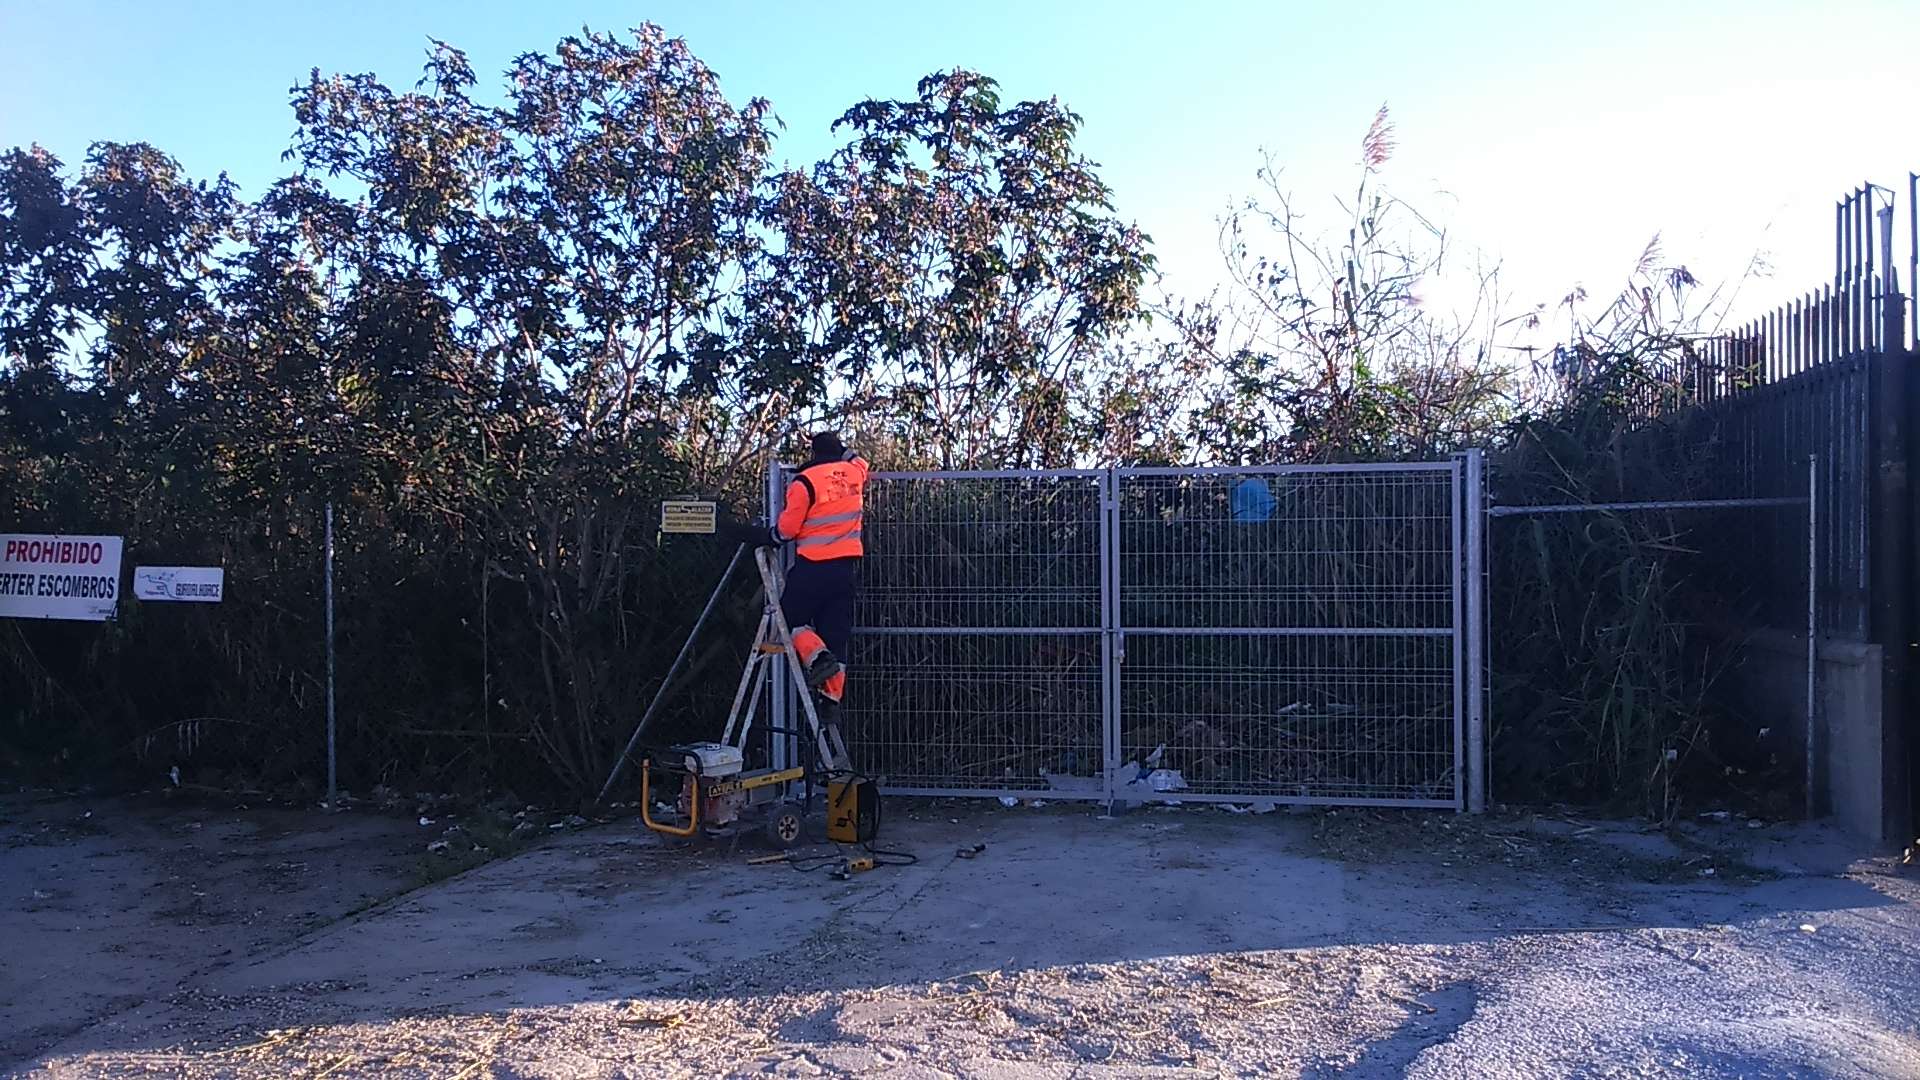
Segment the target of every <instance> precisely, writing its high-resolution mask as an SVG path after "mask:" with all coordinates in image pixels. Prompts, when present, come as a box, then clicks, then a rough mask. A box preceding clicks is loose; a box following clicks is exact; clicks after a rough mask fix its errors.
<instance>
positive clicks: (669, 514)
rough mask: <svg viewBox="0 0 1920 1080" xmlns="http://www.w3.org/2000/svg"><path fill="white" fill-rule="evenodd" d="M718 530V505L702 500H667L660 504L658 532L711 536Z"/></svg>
mask: <svg viewBox="0 0 1920 1080" xmlns="http://www.w3.org/2000/svg"><path fill="white" fill-rule="evenodd" d="M718 529H719V507H718V504H716V503H713V502H709V501H707V500H704V499H668V500H667V501H665V502H663V503H661V504H660V531H661V532H663V533H696V534H699V535H702V536H712V535H713V534H714V533H715V532H716V531H718Z"/></svg>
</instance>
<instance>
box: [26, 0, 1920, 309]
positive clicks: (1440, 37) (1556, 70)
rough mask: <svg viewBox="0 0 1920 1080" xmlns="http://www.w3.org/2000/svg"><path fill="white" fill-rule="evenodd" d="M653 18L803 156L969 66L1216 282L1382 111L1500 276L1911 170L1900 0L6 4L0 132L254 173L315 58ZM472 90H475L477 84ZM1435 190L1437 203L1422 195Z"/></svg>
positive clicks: (537, 36) (1801, 281)
mask: <svg viewBox="0 0 1920 1080" xmlns="http://www.w3.org/2000/svg"><path fill="white" fill-rule="evenodd" d="M647 20H651V21H654V22H657V23H659V24H661V25H662V26H664V27H665V28H666V29H667V30H668V31H669V32H670V33H672V34H675V35H679V36H682V37H685V38H687V39H688V41H689V43H690V44H691V46H692V47H693V50H694V52H695V53H696V54H697V55H699V56H700V57H702V58H703V59H704V60H706V61H707V63H708V64H709V65H711V66H712V67H713V68H714V69H715V70H717V71H718V72H719V73H720V75H721V78H722V80H723V84H724V85H725V86H726V87H727V88H728V90H729V92H730V93H731V94H733V95H734V96H735V97H736V99H738V100H744V99H745V98H746V97H748V96H752V95H761V96H765V97H767V98H769V99H770V100H771V101H772V102H773V104H774V107H775V109H776V111H777V112H778V113H779V115H780V116H781V118H782V119H783V120H785V122H786V123H787V125H788V131H787V133H786V134H785V136H784V137H783V139H782V141H781V143H780V145H779V146H778V148H777V154H778V155H779V156H781V157H785V158H789V159H791V160H794V161H796V162H800V161H809V160H812V159H813V158H815V157H817V156H818V155H820V154H821V153H822V152H823V151H824V150H825V149H826V148H827V147H828V146H829V145H830V143H829V140H828V136H827V125H828V124H829V123H830V122H831V121H832V120H833V118H834V117H835V116H837V115H838V114H839V113H840V112H841V111H842V110H843V109H844V108H845V107H846V106H847V105H849V104H851V103H853V102H855V101H857V100H859V99H861V98H863V97H868V96H902V95H906V94H909V93H911V92H912V88H913V84H914V81H915V80H916V79H917V78H918V77H919V76H921V75H923V74H925V73H927V72H929V71H932V70H935V69H938V68H942V67H952V66H966V67H972V68H975V69H978V70H981V71H984V72H986V73H988V74H991V75H993V76H995V77H996V78H998V79H1000V80H1001V82H1002V83H1003V85H1004V88H1005V90H1006V92H1007V93H1008V94H1010V95H1016V96H1022V97H1028V96H1046V95H1056V94H1057V95H1058V96H1060V97H1061V98H1062V99H1063V100H1065V101H1066V102H1067V103H1068V104H1069V105H1070V106H1071V107H1073V108H1074V109H1075V110H1076V111H1078V112H1080V113H1081V114H1082V115H1083V116H1084V117H1085V118H1086V129H1085V138H1084V147H1085V149H1086V151H1087V152H1088V153H1089V154H1090V155H1091V156H1092V157H1094V158H1095V159H1096V160H1098V161H1100V162H1101V163H1102V164H1103V165H1104V173H1105V176H1106V178H1107V179H1108V181H1109V183H1111V184H1112V186H1113V187H1114V188H1115V190H1116V198H1117V201H1118V204H1119V209H1120V211H1121V212H1122V214H1124V215H1126V216H1128V217H1131V218H1134V219H1136V220H1138V221H1139V222H1140V223H1141V224H1142V225H1143V226H1144V227H1145V228H1146V229H1147V230H1148V231H1149V232H1150V233H1152V234H1153V235H1154V237H1155V239H1156V241H1157V248H1158V250H1159V253H1160V255H1161V259H1162V263H1163V268H1164V269H1165V270H1167V271H1168V273H1169V276H1170V282H1169V284H1170V285H1171V286H1172V287H1173V288H1175V289H1186V290H1198V289H1203V288H1205V287H1207V286H1208V285H1210V284H1211V283H1212V282H1213V281H1214V280H1215V279H1216V278H1217V269H1216V267H1217V258H1216V256H1215V255H1214V251H1215V240H1216V226H1215V221H1216V219H1217V217H1218V215H1219V213H1220V212H1221V211H1222V209H1223V208H1225V207H1226V206H1227V205H1228V203H1229V202H1230V201H1232V200H1233V199H1235V198H1236V197H1239V196H1241V195H1244V194H1245V193H1247V192H1248V191H1250V190H1251V189H1252V186H1253V182H1254V181H1253V172H1254V169H1255V168H1256V166H1257V165H1258V163H1259V161H1260V155H1261V152H1262V150H1266V151H1271V152H1272V153H1274V154H1275V155H1276V156H1277V157H1278V158H1279V159H1280V160H1281V161H1282V162H1284V163H1285V164H1286V165H1287V170H1288V171H1287V176H1288V181H1289V186H1290V187H1292V188H1293V189H1295V190H1296V191H1297V192H1298V193H1299V194H1301V195H1303V196H1318V195H1321V194H1326V193H1331V192H1333V191H1336V190H1345V189H1346V188H1347V187H1348V186H1349V185H1350V183H1351V181H1352V178H1353V176H1354V172H1353V165H1354V162H1355V159H1356V156H1357V144H1358V141H1359V137H1360V135H1361V134H1362V133H1363V132H1364V130H1365V128H1366V126H1367V123H1368V121H1369V119H1370V118H1371V115H1372V113H1373V110H1374V109H1375V108H1376V107H1377V106H1379V105H1380V104H1381V103H1382V102H1386V103H1388V104H1389V105H1390V106H1391V108H1392V110H1393V113H1394V117H1395V122H1396V126H1397V128H1398V133H1399V141H1400V150H1399V152H1398V154H1397V155H1396V158H1395V160H1394V162H1393V163H1392V165H1391V171H1390V173H1389V180H1390V181H1391V183H1392V184H1393V186H1394V189H1395V190H1396V191H1397V192H1399V193H1400V194H1403V195H1406V196H1409V197H1411V198H1413V199H1414V200H1415V201H1416V202H1418V203H1421V204H1422V205H1423V206H1430V207H1434V208H1436V209H1437V210H1439V212H1441V213H1442V214H1443V215H1444V216H1446V217H1447V218H1448V219H1449V221H1450V222H1451V224H1452V226H1453V227H1454V229H1455V230H1456V232H1457V234H1458V235H1460V236H1461V237H1462V238H1463V239H1466V240H1469V241H1471V242H1472V243H1474V244H1476V245H1478V246H1480V247H1482V248H1485V249H1486V250H1488V251H1489V252H1491V253H1493V254H1495V255H1497V256H1498V257H1500V258H1501V259H1502V260H1504V262H1505V264H1506V267H1507V275H1508V287H1509V289H1510V291H1512V292H1513V293H1514V294H1515V295H1516V298H1517V299H1525V300H1531V299H1534V298H1543V299H1550V298H1551V297H1553V296H1557V295H1560V294H1562V293H1564V292H1565V291H1566V290H1567V289H1568V287H1570V286H1571V285H1573V284H1576V283H1585V284H1586V285H1587V286H1588V287H1589V288H1590V289H1592V290H1595V291H1610V290H1611V289H1612V288H1613V287H1614V286H1615V285H1616V284H1617V282H1618V280H1619V278H1620V275H1621V274H1622V273H1623V272H1624V270H1625V269H1626V268H1627V267H1628V266H1630V265H1631V263H1632V262H1633V260H1634V258H1635V257H1636V256H1637V255H1638V253H1639V251H1640V250H1641V248H1642V247H1643V246H1644V245H1645V242H1646V240H1647V238H1648V237H1649V236H1650V235H1651V234H1652V233H1653V232H1654V231H1656V230H1661V231H1664V233H1665V234H1666V243H1665V250H1666V252H1667V253H1668V255H1669V256H1670V257H1673V258H1676V259H1680V260H1684V261H1686V262H1687V263H1688V264H1689V265H1691V266H1693V267H1694V268H1695V269H1696V271H1697V272H1699V273H1700V274H1701V275H1702V276H1703V277H1710V278H1727V277H1733V276H1737V275H1739V274H1740V272H1741V270H1742V269H1743V267H1744V266H1745V265H1746V264H1747V261H1748V259H1749V257H1750V256H1751V255H1752V254H1753V253H1754V252H1755V251H1756V249H1759V250H1764V251H1765V252H1766V253H1768V254H1769V256H1770V258H1771V261H1772V262H1773V263H1774V264H1775V267H1776V270H1775V274H1776V280H1774V281H1771V282H1768V281H1761V282H1757V283H1753V284H1750V285H1749V286H1748V290H1749V292H1750V294H1752V295H1753V296H1754V299H1755V301H1756V302H1758V301H1767V302H1770V301H1771V300H1773V299H1775V298H1777V297H1778V296H1780V295H1784V294H1785V293H1788V292H1790V291H1792V290H1794V289H1798V288H1801V287H1804V286H1807V285H1811V284H1814V283H1815V282H1816V281H1817V280H1818V279H1819V278H1820V276H1821V275H1822V273H1824V272H1826V270H1827V267H1828V266H1830V262H1831V255H1830V254H1829V251H1830V245H1831V228H1832V210H1831V207H1832V200H1833V198H1834V197H1835V196H1836V195H1838V194H1839V193H1840V192H1841V191H1842V190H1844V189H1846V188H1848V187H1850V186H1852V185H1853V184H1856V183H1859V182H1860V181H1862V180H1864V179H1868V178H1871V179H1874V180H1877V181H1879V182H1881V183H1886V184H1889V185H1891V184H1893V183H1894V182H1895V181H1896V180H1897V181H1899V182H1900V186H1901V188H1902V196H1903V197H1904V187H1905V184H1904V178H1905V176H1906V171H1907V170H1908V169H1909V168H1920V91H1917V88H1920V66H1916V59H1915V58H1916V57H1920V3H1916V2H1915V0H1904V2H1891V0H1889V2H1876V0H1851V2H1849V0H1829V2H1824V3H1822V2H1818V0H1806V2H1803V3H1784V2H1778V0H1745V2H1717V0H1713V2H1690V0H1666V2H1641V0H1622V2H1618V3H1588V4H1552V3H1538V2H1534V3H1507V2H1498V3H1491V2H1490V3H1479V4H1473V3H1470V2H1468V3H1457V2H1456V3H1446V2H1434V0H1428V2H1423V3H1402V2H1397V0H1380V2H1375V3H1367V4H1359V3H1285V2H1281V0H1264V2H1261V0H1249V2H1234V3H1204V2H1194V3H1189V4H1176V3H1171V2H1162V3H1141V2H1135V0H1110V2H1108V3H1086V4H1067V3H1038V2H1035V3H1007V2H998V0H996V2H990V3H967V4H952V5H913V4H900V3H892V4H829V3H820V4H799V3H777V4H776V3H761V4H749V3H737V2H726V0H710V2H708V3H670V4H669V3H656V4H645V5H642V4H623V3H602V2H591V3H565V2H552V3H545V4H535V3H530V2H525V0H521V2H516V3H488V2H479V0H467V2H459V3H454V2H447V0H431V2H409V0H388V2H385V3H363V2H356V3H314V4H292V3H281V2H276V0H253V2H251V3H213V2H185V0H160V2H152V0H149V2H145V3H133V2H123V3H98V2H86V0H0V147H3V146H13V145H24V144H27V143H32V142H39V143H41V144H42V145H45V146H47V147H49V148H50V149H52V150H53V151H54V152H56V153H57V154H59V155H60V156H61V157H63V158H64V159H66V160H67V161H69V162H78V161H79V160H80V158H81V157H82V155H83V154H84V151H85V148H86V146H87V144H88V143H89V142H91V141H94V140H102V139H112V140H145V141H148V142H152V143H154V144H156V145H158V146H159V147H161V148H162V149H164V150H166V151H167V152H169V153H171V154H173V155H174V156H176V157H177V158H179V159H180V160H181V162H182V163H183V164H184V165H185V166H186V168H187V169H188V170H189V171H190V172H192V173H194V174H196V175H208V176H210V175H212V174H214V173H216V172H218V171H220V170H225V171H226V172H227V173H228V174H229V175H231V176H232V177H233V178H234V180H235V181H236V182H238V183H239V184H240V185H241V187H242V188H243V190H244V191H245V192H247V193H249V194H256V193H258V192H259V190H260V189H261V187H262V186H263V185H264V184H265V183H266V182H267V181H269V180H270V179H272V178H273V177H275V176H277V175H281V173H282V172H283V171H284V169H285V168H286V166H284V165H283V164H282V163H281V161H280V158H279V155H280V153H281V151H282V150H283V149H284V148H285V146H286V144H287V140H288V136H289V134H290V133H291V130H292V117H291V113H290V112H289V110H288V108H287V104H286V102H287V90H288V88H289V87H290V86H292V85H293V84H294V83H295V82H297V81H299V80H301V79H303V78H304V77H305V74H306V73H307V72H308V71H309V70H310V69H312V68H314V67H318V68H320V69H321V70H322V71H323V72H342V71H344V72H363V71H372V72H375V73H378V74H379V75H381V76H382V77H383V78H384V79H385V80H386V81H387V82H388V83H389V84H390V85H395V86H410V85H412V83H413V81H414V80H415V79H416V78H417V77H418V74H419V69H420V61H421V59H422V57H423V50H424V49H425V47H426V39H427V37H428V36H430V35H431V36H437V37H441V38H444V39H446V40H448V41H449V42H451V43H453V44H454V45H457V46H459V47H460V48H463V49H465V50H466V51H467V52H468V54H469V55H470V56H471V58H472V60H473V62H474V66H475V68H476V70H478V71H479V72H481V73H482V76H483V81H484V80H485V79H486V77H487V75H488V74H489V73H497V72H499V71H500V70H502V69H503V68H504V67H505V65H506V64H507V62H508V61H509V60H510V58H511V57H513V56H514V55H516V54H518V53H520V52H524V51H529V50H535V49H547V48H550V47H551V46H552V45H553V43H554V42H555V41H556V40H558V39H559V38H560V37H561V36H563V35H565V34H567V33H570V32H574V31H576V30H577V29H578V28H579V27H580V26H581V25H583V24H585V25H590V26H592V27H594V28H596V29H614V28H623V27H626V26H630V25H632V24H635V23H638V22H641V21H647ZM495 85H497V83H495ZM1443 192H1444V194H1442V193H1443Z"/></svg>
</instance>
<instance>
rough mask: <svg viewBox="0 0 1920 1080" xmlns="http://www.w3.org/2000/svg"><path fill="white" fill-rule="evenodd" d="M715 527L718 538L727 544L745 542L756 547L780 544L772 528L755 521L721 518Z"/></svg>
mask: <svg viewBox="0 0 1920 1080" xmlns="http://www.w3.org/2000/svg"><path fill="white" fill-rule="evenodd" d="M716 529H717V531H718V532H719V535H720V539H721V540H724V541H725V542H727V543H729V544H745V545H747V546H748V547H756V548H763V547H779V546H780V539H779V538H778V537H776V536H774V535H773V530H772V529H769V528H768V527H767V526H766V525H764V524H762V523H760V522H757V521H735V520H734V519H732V518H723V519H722V520H721V521H720V522H719V524H718V525H717V526H716Z"/></svg>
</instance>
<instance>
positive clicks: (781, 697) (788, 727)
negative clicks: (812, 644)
mask: <svg viewBox="0 0 1920 1080" xmlns="http://www.w3.org/2000/svg"><path fill="white" fill-rule="evenodd" d="M782 479H783V477H782V473H781V468H780V456H779V455H778V454H777V453H776V454H774V455H773V456H772V457H771V458H769V459H768V461H767V490H766V511H767V520H768V521H769V522H772V521H778V520H779V519H780V511H781V509H782V508H783V507H782V502H783V500H784V499H785V497H786V491H785V488H784V485H782V484H781V482H780V481H781V480H782ZM762 667H763V668H764V669H765V671H766V679H767V722H768V725H769V726H770V727H772V728H774V729H775V730H772V731H769V732H767V748H768V751H769V754H770V756H771V758H772V759H773V760H772V764H773V767H774V768H775V769H790V768H793V767H794V765H796V764H799V763H801V762H803V761H805V760H806V755H805V754H803V753H801V751H800V744H799V742H798V740H796V739H795V738H794V737H793V736H792V735H789V734H786V732H789V731H793V730H795V729H796V728H798V727H799V725H798V724H797V723H795V722H794V716H793V711H794V701H793V698H792V692H791V691H790V690H789V689H788V683H787V655H786V653H784V652H782V653H779V654H778V655H775V656H770V657H768V658H767V662H766V663H765V664H763V665H762Z"/></svg>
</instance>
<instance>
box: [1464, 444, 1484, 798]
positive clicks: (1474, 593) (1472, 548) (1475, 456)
mask: <svg viewBox="0 0 1920 1080" xmlns="http://www.w3.org/2000/svg"><path fill="white" fill-rule="evenodd" d="M1483 462H1484V458H1483V455H1482V454H1481V452H1480V451H1479V450H1478V449H1473V450H1468V451H1467V499H1466V509H1465V513H1466V515H1467V810H1468V811H1469V812H1471V813H1475V814H1483V813H1485V812H1486V810H1487V717H1486V684H1485V678H1486V661H1487V657H1486V652H1487V642H1486V633H1487V615H1486V610H1485V609H1486V572H1487V566H1486V550H1485V545H1486V529H1485V527H1484V526H1485V520H1486V517H1485V515H1486V512H1487V510H1486V508H1487V500H1486V497H1485V491H1486V473H1485V471H1484V467H1483Z"/></svg>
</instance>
